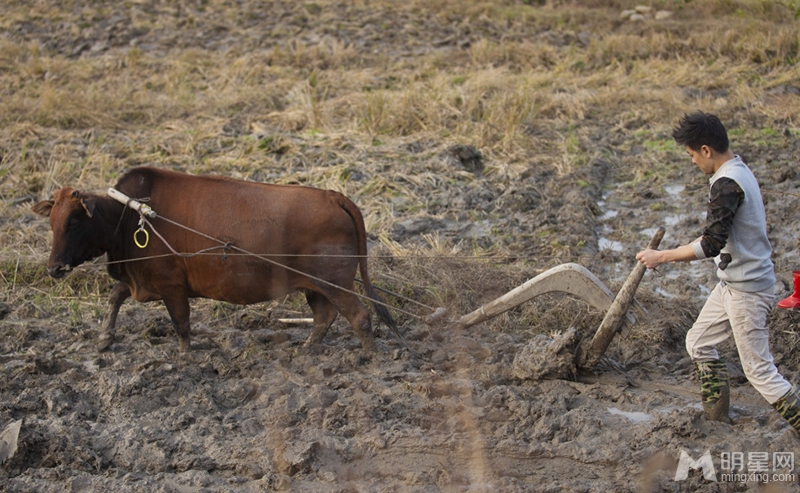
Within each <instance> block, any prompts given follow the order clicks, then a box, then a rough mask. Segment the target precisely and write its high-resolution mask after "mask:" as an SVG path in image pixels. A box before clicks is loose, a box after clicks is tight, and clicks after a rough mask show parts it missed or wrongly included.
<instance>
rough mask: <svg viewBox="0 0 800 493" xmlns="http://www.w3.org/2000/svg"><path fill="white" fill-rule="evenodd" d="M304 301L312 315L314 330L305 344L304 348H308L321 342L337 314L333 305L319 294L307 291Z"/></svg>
mask: <svg viewBox="0 0 800 493" xmlns="http://www.w3.org/2000/svg"><path fill="white" fill-rule="evenodd" d="M306 300H307V301H308V305H309V306H310V307H311V312H312V313H313V314H314V328H313V329H312V330H311V334H310V335H309V336H308V339H306V343H305V345H306V346H310V345H312V344H319V343H320V342H322V340H323V339H324V338H325V334H327V333H328V329H329V328H330V326H331V324H332V323H333V321H334V320H335V319H336V315H337V313H338V312H337V311H336V307H335V306H333V303H331V302H330V301H328V298H326V297H325V296H323V295H322V294H320V293H316V292H314V291H307V292H306Z"/></svg>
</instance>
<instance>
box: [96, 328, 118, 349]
mask: <svg viewBox="0 0 800 493" xmlns="http://www.w3.org/2000/svg"><path fill="white" fill-rule="evenodd" d="M112 344H114V334H110V333H108V332H103V333H102V334H100V339H98V340H97V351H98V352H100V353H102V352H103V351H107V350H108V348H110V347H111V345H112Z"/></svg>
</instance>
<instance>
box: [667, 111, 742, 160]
mask: <svg viewBox="0 0 800 493" xmlns="http://www.w3.org/2000/svg"><path fill="white" fill-rule="evenodd" d="M672 138H673V139H675V142H677V143H678V144H682V145H685V146H689V148H691V149H692V150H694V151H699V150H700V148H701V147H703V146H704V145H707V146H708V147H710V148H712V149H714V150H715V151H716V152H719V153H722V152H726V151H727V150H728V146H729V145H730V143H729V142H728V132H726V131H725V127H724V126H723V125H722V122H721V121H719V118H717V117H716V116H715V115H711V114H709V113H703V112H702V111H696V112H694V113H691V114H686V115H683V118H682V119H681V121H680V122H678V126H677V127H675V128H674V129H673V130H672Z"/></svg>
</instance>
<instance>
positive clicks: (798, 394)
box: [772, 384, 800, 433]
mask: <svg viewBox="0 0 800 493" xmlns="http://www.w3.org/2000/svg"><path fill="white" fill-rule="evenodd" d="M772 407H774V408H775V409H776V410H777V411H778V412H779V413H781V416H783V417H784V418H785V419H786V421H788V422H789V424H790V425H792V427H793V428H794V429H795V430H796V431H797V433H800V387H798V386H797V384H794V385H792V390H790V391H789V392H787V393H786V395H784V396H783V397H781V398H780V399H778V400H777V401H775V402H774V403H773V404H772Z"/></svg>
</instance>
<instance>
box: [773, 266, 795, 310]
mask: <svg viewBox="0 0 800 493" xmlns="http://www.w3.org/2000/svg"><path fill="white" fill-rule="evenodd" d="M792 277H793V278H794V294H792V295H791V296H789V297H788V298H785V299H782V300H781V301H779V302H778V308H800V270H796V271H794V272H792Z"/></svg>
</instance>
